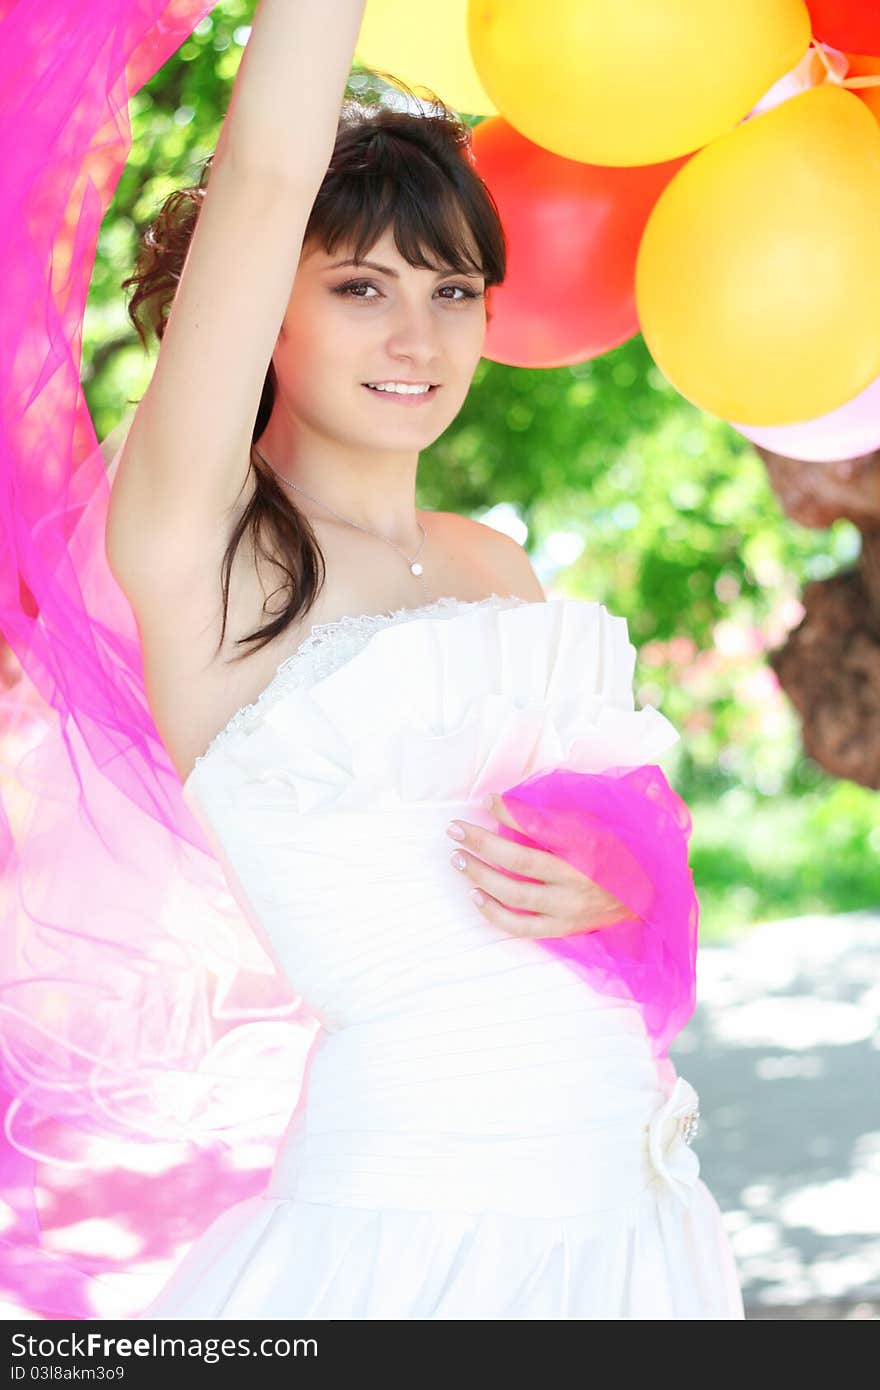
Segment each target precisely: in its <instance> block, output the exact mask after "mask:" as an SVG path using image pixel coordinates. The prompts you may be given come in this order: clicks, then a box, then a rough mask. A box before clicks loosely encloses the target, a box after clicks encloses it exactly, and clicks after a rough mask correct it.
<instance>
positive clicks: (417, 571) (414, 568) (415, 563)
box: [410, 560, 422, 574]
mask: <svg viewBox="0 0 880 1390" xmlns="http://www.w3.org/2000/svg"><path fill="white" fill-rule="evenodd" d="M410 569H411V570H412V572H413V574H421V572H422V566H421V565H420V564H419V562H418V560H414V561H413V563H412V564H411V565H410Z"/></svg>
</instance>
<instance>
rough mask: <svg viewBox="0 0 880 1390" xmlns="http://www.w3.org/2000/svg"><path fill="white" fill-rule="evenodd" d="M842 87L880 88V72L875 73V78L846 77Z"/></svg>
mask: <svg viewBox="0 0 880 1390" xmlns="http://www.w3.org/2000/svg"><path fill="white" fill-rule="evenodd" d="M840 85H841V87H880V72H876V73H874V75H873V77H867V76H866V77H845V78H844V79H843V81H842V82H841V84H840Z"/></svg>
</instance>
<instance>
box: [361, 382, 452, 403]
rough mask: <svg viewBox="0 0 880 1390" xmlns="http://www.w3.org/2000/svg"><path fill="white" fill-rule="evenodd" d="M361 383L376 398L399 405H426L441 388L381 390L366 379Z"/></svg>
mask: <svg viewBox="0 0 880 1390" xmlns="http://www.w3.org/2000/svg"><path fill="white" fill-rule="evenodd" d="M414 384H415V383H414ZM361 385H362V386H363V388H364V390H365V391H369V393H370V395H371V396H373V397H374V398H375V399H376V400H382V401H394V402H395V403H396V404H397V405H408V406H418V405H424V404H426V403H427V402H428V401H430V400H431V399H432V398H433V397H434V396H436V394H437V392H438V391H439V390H440V387H439V386H429V387H428V389H427V391H380V390H378V389H377V388H376V387H375V386H370V385H369V384H368V383H367V382H366V381H362V382H361Z"/></svg>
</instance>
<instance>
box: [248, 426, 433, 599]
mask: <svg viewBox="0 0 880 1390" xmlns="http://www.w3.org/2000/svg"><path fill="white" fill-rule="evenodd" d="M254 449H255V451H256V454H257V457H258V458H261V459H262V460H263V462H264V463H265V465H266V467H267V468H268V469H269V472H270V473H274V474H275V477H276V478H279V479H280V481H281V482H282V483H286V484H287V486H288V487H295V488H296V490H297V492H301V493H302V494H303V496H304V497H308V499H309V501H311V502H317V503H318V506H319V507H326V508H327V510H328V512H333V515H334V516H335V517H337V518H338V520H339V521H344V522H345V524H346V526H356V527H357V529H358V530H359V531H366V532H367V533H368V535H371V536H376V537H377V538H378V539H379V540H380V541H386V542H387V543H388V545H393V546H394V549H395V550H396V551H397V553H398V555H403V558H404V559H405V560H406V563H407V564H408V565H409V567H410V570H411V571H412V573H413V574H421V573H422V570H423V569H424V566H423V565H421V564H419V562H418V555H419V553H420V551H421V549H422V546H423V545H424V544H425V528H424V526H423V525H422V523H421V522H420V521H418V520H417V521H416V525H417V526H418V528H419V530H420V531H421V533H422V539H421V541H420V542H419V548H418V550H417V551H416V553H415V555H414V556H413V557H412V559H411V560H410V558H409V556H407V555H405V554H404V552H403V551H402V550H401V548H400V546H399V545H395V544H394V541H391V540H388V537H387V536H383V535H381V534H380V532H378V531H374V530H372V528H371V527H369V526H361V524H360V522H359V521H351V520H350V519H349V518H348V517H347V516H341V515H340V513H339V512H334V511H333V508H332V507H331V506H330V505H329V503H327V502H322V501H320V499H319V498H317V497H312V494H311V493H310V492H306V490H305V488H304V487H300V485H299V483H294V482H292V481H291V479H290V478H285V477H284V476H283V475H282V474H281V473H279V472H277V470H276V469H274V468H273V467H272V465H271V463H270V462H269V460H268V459H267V458H266V456H265V455H264V454H261V453H260V451H259V449H257V446H256V444H255V445H254Z"/></svg>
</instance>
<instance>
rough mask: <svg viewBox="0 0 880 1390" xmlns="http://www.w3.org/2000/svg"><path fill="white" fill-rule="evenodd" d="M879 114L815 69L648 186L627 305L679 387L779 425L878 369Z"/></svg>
mask: <svg viewBox="0 0 880 1390" xmlns="http://www.w3.org/2000/svg"><path fill="white" fill-rule="evenodd" d="M878 229H880V129H878V127H877V123H876V122H875V121H874V119H873V117H872V116H871V114H870V112H869V111H868V110H867V109H866V107H865V105H864V104H863V103H862V102H860V101H857V100H856V98H855V97H854V96H852V94H851V93H850V92H847V91H845V90H843V89H842V88H840V87H838V86H835V85H832V84H826V85H825V86H822V87H814V88H812V89H811V90H809V91H806V92H801V93H799V94H798V95H797V96H795V97H791V98H790V99H789V100H788V101H784V102H782V103H781V104H780V105H778V106H775V107H773V108H772V109H771V110H770V111H766V112H764V113H762V114H761V115H759V116H755V117H752V118H751V119H750V120H748V121H746V122H744V123H743V124H741V125H739V126H738V127H737V128H736V129H735V130H732V131H730V132H728V134H726V135H723V136H722V137H721V138H720V139H719V140H713V142H712V143H711V144H710V145H707V146H706V148H705V149H703V150H700V151H699V152H698V153H697V154H695V155H694V156H693V158H692V159H690V160H689V161H688V163H687V164H685V166H684V168H683V169H681V170H680V172H679V173H677V174H676V175H675V178H674V179H673V180H672V182H671V183H670V184H669V185H668V186H667V187H666V189H665V190H664V191H663V192H662V193H661V194H660V197H659V198H658V200H657V202H656V204H655V206H654V209H653V211H652V213H651V216H650V217H649V219H648V223H647V226H646V227H645V233H644V236H643V237H642V241H641V245H640V247H639V256H638V261H637V263H636V306H637V308H638V313H639V320H640V322H641V326H642V332H643V334H644V337H645V341H646V343H647V345H648V348H649V350H650V352H651V353H652V355H653V357H654V360H655V362H656V363H657V366H658V367H659V368H660V370H661V371H662V372H663V373H664V374H665V375H666V376H667V377H668V379H669V380H670V381H671V382H672V384H673V385H674V386H675V387H676V388H677V389H678V390H679V391H680V392H681V393H682V395H683V396H685V397H686V398H687V399H688V400H690V401H693V402H694V403H695V404H696V405H698V406H701V407H702V408H703V409H705V410H709V411H712V412H713V413H714V414H716V415H719V416H721V418H722V419H725V420H736V421H739V422H741V423H742V424H745V425H788V424H793V423H795V422H797V421H800V420H809V419H813V418H815V417H816V416H818V415H824V414H826V413H827V412H829V411H831V410H834V409H836V408H837V407H838V406H840V405H843V403H844V402H845V401H848V400H851V399H852V397H853V396H855V395H857V394H858V392H859V391H861V390H863V389H864V388H865V387H866V386H867V385H868V383H869V382H871V381H872V380H873V379H874V378H875V377H876V376H878V375H880V236H878Z"/></svg>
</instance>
